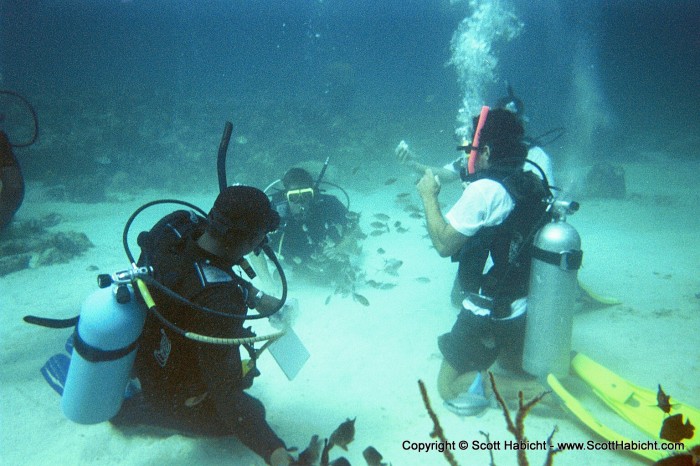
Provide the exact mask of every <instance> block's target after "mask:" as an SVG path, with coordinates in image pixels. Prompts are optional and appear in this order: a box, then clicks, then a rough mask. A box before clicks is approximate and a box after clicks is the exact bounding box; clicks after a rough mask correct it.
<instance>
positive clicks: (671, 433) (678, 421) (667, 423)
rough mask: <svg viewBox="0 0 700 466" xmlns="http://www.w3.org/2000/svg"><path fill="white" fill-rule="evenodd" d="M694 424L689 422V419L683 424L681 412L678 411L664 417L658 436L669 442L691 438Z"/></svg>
mask: <svg viewBox="0 0 700 466" xmlns="http://www.w3.org/2000/svg"><path fill="white" fill-rule="evenodd" d="M694 432H695V426H694V425H693V424H691V423H690V419H686V420H685V424H683V414H681V413H678V414H674V415H673V416H669V417H667V418H666V419H664V423H663V424H662V425H661V432H660V433H659V437H661V438H662V439H664V440H668V441H669V442H680V441H681V440H683V439H690V438H693V433H694Z"/></svg>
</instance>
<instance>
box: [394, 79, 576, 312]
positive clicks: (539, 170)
mask: <svg viewBox="0 0 700 466" xmlns="http://www.w3.org/2000/svg"><path fill="white" fill-rule="evenodd" d="M507 90H508V94H507V95H506V96H504V97H502V98H500V99H499V100H498V104H497V107H496V108H499V109H503V110H507V111H509V112H511V113H513V115H515V116H516V118H517V120H518V121H519V122H520V124H521V125H523V126H524V123H525V121H526V120H527V117H526V116H525V106H524V105H523V102H522V100H520V99H519V98H518V97H516V96H515V95H514V93H513V88H512V87H511V86H510V85H508V86H507ZM553 133H555V134H554V136H553V137H552V138H550V139H549V140H548V141H547V143H551V142H553V141H554V140H556V139H557V138H559V137H561V135H562V134H563V129H562V128H556V129H554V130H552V131H548V132H547V133H545V134H544V135H542V136H540V137H539V138H528V137H526V136H523V138H522V139H523V143H524V144H525V146H526V150H527V157H526V160H527V162H526V163H525V164H524V165H523V170H525V171H531V172H532V173H534V174H536V175H537V176H539V177H540V178H541V179H543V180H544V181H545V183H546V184H547V185H548V187H549V188H551V189H558V188H556V186H555V181H554V171H553V169H552V161H551V158H550V157H549V155H548V154H547V153H546V152H545V151H544V150H543V149H542V147H540V144H543V143H541V142H539V139H540V138H542V137H545V136H549V135H551V134H553ZM469 147H470V145H469V144H466V143H465V144H462V145H460V146H458V147H457V149H458V150H459V151H460V152H463V154H461V155H460V156H459V157H458V158H457V159H456V160H454V161H453V162H450V163H448V164H446V165H444V166H442V167H431V166H428V165H424V164H422V163H420V162H418V160H417V157H416V156H415V154H413V153H412V152H411V151H410V150H409V148H408V144H406V142H405V141H401V142H400V143H399V145H398V146H397V147H396V150H395V153H396V156H397V157H398V159H399V162H400V163H402V164H403V165H406V166H407V167H409V168H411V169H413V170H414V171H416V172H417V173H419V174H421V175H423V174H424V173H425V170H427V169H430V170H431V171H432V172H433V174H435V175H437V176H439V177H440V181H441V182H452V181H457V180H460V179H461V172H462V171H464V170H466V169H467V160H468V157H469V152H470V151H469V150H465V149H466V148H469ZM453 261H454V262H458V261H459V260H458V257H454V258H453ZM459 274H460V272H458V275H457V277H455V282H454V284H453V286H452V294H451V299H452V304H453V305H454V306H455V307H456V308H460V307H461V305H462V300H463V299H464V290H463V289H462V287H461V285H460V280H459Z"/></svg>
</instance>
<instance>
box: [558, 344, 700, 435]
mask: <svg viewBox="0 0 700 466" xmlns="http://www.w3.org/2000/svg"><path fill="white" fill-rule="evenodd" d="M571 368H572V371H573V372H574V373H576V375H578V376H579V377H580V378H581V379H582V380H583V381H584V382H586V384H588V386H589V387H591V389H593V392H594V393H595V394H596V395H597V396H598V398H600V399H601V400H602V401H604V402H605V404H607V405H608V407H610V409H612V410H613V411H615V412H616V413H617V414H619V415H620V416H621V417H623V418H624V419H626V420H627V421H628V422H630V423H631V424H633V425H634V426H636V427H637V428H638V429H639V430H641V431H642V432H644V433H646V434H647V435H649V436H650V437H651V438H653V439H659V433H660V431H661V427H662V425H663V423H664V420H665V418H666V417H667V414H666V413H665V412H664V411H663V410H662V409H661V408H659V407H658V401H657V392H656V391H655V390H649V389H646V388H642V387H639V386H637V385H634V384H633V383H631V382H630V381H628V380H626V379H624V378H622V377H620V376H619V375H617V374H615V373H614V372H612V371H611V370H609V369H607V368H605V367H603V366H602V365H600V364H598V363H597V362H595V361H594V360H592V359H591V358H589V357H587V356H586V355H584V354H581V353H578V354H576V355H575V356H574V357H573V359H572V360H571ZM669 414H672V415H673V414H682V415H683V417H684V418H685V419H690V420H691V422H692V423H696V424H697V423H700V410H698V409H697V408H695V407H693V406H690V405H688V404H685V403H682V402H680V401H678V400H677V399H676V398H675V397H674V398H673V402H672V405H671V409H670V413H669ZM698 437H699V436H698V435H697V434H696V435H694V436H693V437H691V438H690V439H688V440H687V443H688V444H689V445H692V444H693V443H694V442H697V439H698Z"/></svg>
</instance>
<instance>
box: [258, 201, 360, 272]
mask: <svg viewBox="0 0 700 466" xmlns="http://www.w3.org/2000/svg"><path fill="white" fill-rule="evenodd" d="M272 205H273V206H275V208H276V209H277V212H278V213H279V214H280V217H281V218H282V226H281V227H280V228H279V230H277V231H276V232H275V233H274V234H272V235H271V236H270V241H271V242H272V248H273V249H274V250H275V252H277V253H278V254H281V255H282V257H284V259H285V261H287V262H290V263H292V264H298V263H299V262H300V261H307V260H308V259H310V258H311V256H312V255H313V254H314V253H315V252H319V251H320V249H321V244H322V243H323V241H324V240H326V239H327V238H328V239H330V240H332V241H333V242H334V243H338V242H340V240H341V239H342V233H341V231H343V230H344V228H345V226H346V225H347V224H348V219H347V216H346V215H347V213H348V211H347V209H346V208H345V206H344V205H343V203H342V202H340V201H339V200H338V198H336V197H335V196H331V195H329V194H320V195H318V196H317V197H316V199H314V201H313V202H312V203H311V205H310V206H309V209H308V211H307V212H306V213H305V215H304V216H303V217H302V216H292V215H291V214H289V213H288V210H287V209H288V207H287V200H286V199H285V198H284V196H283V195H276V196H273V197H272ZM339 230H340V231H339Z"/></svg>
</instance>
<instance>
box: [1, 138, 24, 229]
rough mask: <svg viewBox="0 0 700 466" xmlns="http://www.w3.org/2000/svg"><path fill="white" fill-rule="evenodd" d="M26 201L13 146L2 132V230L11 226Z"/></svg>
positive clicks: (20, 171)
mask: <svg viewBox="0 0 700 466" xmlns="http://www.w3.org/2000/svg"><path fill="white" fill-rule="evenodd" d="M23 199H24V177H23V176H22V170H21V169H20V166H19V162H17V157H15V154H14V152H13V151H12V145H11V144H10V140H9V138H8V137H7V134H6V133H5V132H4V131H0V230H3V229H4V228H5V227H6V226H7V225H9V224H10V222H11V221H12V218H13V217H14V215H15V212H17V210H18V209H19V207H20V206H21V205H22V200H23Z"/></svg>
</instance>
